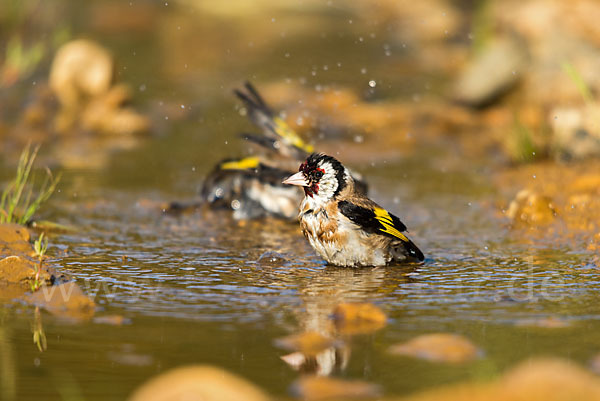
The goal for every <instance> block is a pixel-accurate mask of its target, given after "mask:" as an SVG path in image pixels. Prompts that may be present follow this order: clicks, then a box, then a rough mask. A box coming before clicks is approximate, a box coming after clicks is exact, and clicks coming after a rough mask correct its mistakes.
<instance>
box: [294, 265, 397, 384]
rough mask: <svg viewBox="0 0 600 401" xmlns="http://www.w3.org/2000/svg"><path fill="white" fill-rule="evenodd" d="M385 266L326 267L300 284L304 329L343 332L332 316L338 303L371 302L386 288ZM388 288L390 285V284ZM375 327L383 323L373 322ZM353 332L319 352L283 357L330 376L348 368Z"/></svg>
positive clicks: (299, 312)
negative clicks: (357, 267)
mask: <svg viewBox="0 0 600 401" xmlns="http://www.w3.org/2000/svg"><path fill="white" fill-rule="evenodd" d="M385 272H386V269H383V268H364V269H347V268H338V267H327V268H325V269H324V270H322V271H320V272H319V275H318V276H316V277H315V278H313V280H311V281H310V282H309V283H307V284H308V285H307V286H305V287H303V288H299V290H298V292H299V294H300V297H301V299H302V305H301V308H299V309H298V310H297V311H296V314H295V315H296V319H297V320H298V323H299V326H300V329H301V331H304V332H317V333H320V334H321V335H323V336H324V337H327V338H334V337H338V336H339V335H340V333H339V331H338V330H337V329H336V326H335V325H334V321H333V319H332V315H333V312H334V310H335V308H336V306H337V305H339V304H341V303H351V302H370V301H371V300H373V299H374V298H375V297H376V296H377V295H381V293H385V292H386V285H385ZM388 290H389V287H388ZM371 327H372V328H373V331H375V330H377V329H378V328H381V327H382V326H371ZM351 337H352V335H351V334H346V335H345V336H343V337H342V339H343V341H338V342H336V345H335V346H332V347H329V348H327V349H325V350H323V351H321V352H319V353H317V354H316V355H310V354H306V353H305V354H304V355H302V354H300V353H294V354H291V355H286V356H284V357H283V358H282V359H283V360H284V361H286V362H287V363H288V364H289V365H290V366H292V367H293V368H294V369H296V370H299V371H301V372H302V373H314V374H317V375H322V376H327V375H331V374H334V373H340V372H342V371H344V370H345V369H346V367H347V366H348V362H349V359H350V356H351V354H352V347H351V343H352V338H351Z"/></svg>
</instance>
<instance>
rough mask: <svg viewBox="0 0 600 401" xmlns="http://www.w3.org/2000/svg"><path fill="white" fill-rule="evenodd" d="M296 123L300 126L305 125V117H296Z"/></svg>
mask: <svg viewBox="0 0 600 401" xmlns="http://www.w3.org/2000/svg"><path fill="white" fill-rule="evenodd" d="M296 124H297V125H298V126H300V127H301V126H303V125H304V119H303V118H302V117H298V118H297V119H296Z"/></svg>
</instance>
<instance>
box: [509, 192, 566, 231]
mask: <svg viewBox="0 0 600 401" xmlns="http://www.w3.org/2000/svg"><path fill="white" fill-rule="evenodd" d="M506 215H507V216H508V217H509V218H510V219H511V220H513V221H514V222H521V223H526V224H530V225H543V224H548V223H550V222H552V221H553V220H554V218H555V217H556V210H555V208H554V205H553V203H552V199H550V198H549V197H547V196H544V195H540V194H538V193H535V192H532V191H530V190H528V189H523V190H521V191H519V193H518V194H517V196H516V197H515V199H514V200H512V201H511V202H510V205H509V206H508V210H507V211H506Z"/></svg>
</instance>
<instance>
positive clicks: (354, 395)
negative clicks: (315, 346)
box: [290, 376, 381, 401]
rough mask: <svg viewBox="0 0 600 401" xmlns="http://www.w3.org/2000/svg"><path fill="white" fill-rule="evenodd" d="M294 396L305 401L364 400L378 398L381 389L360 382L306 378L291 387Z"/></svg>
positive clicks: (318, 377)
mask: <svg viewBox="0 0 600 401" xmlns="http://www.w3.org/2000/svg"><path fill="white" fill-rule="evenodd" d="M290 392H291V393H292V395H294V396H295V397H298V398H302V399H303V400H309V401H316V400H356V399H360V400H364V399H373V398H378V397H379V396H380V394H381V388H380V387H379V386H377V385H375V384H372V383H367V382H364V381H359V380H341V379H333V378H330V377H320V376H304V377H301V378H300V379H298V380H296V381H295V382H294V383H293V384H292V386H291V387H290Z"/></svg>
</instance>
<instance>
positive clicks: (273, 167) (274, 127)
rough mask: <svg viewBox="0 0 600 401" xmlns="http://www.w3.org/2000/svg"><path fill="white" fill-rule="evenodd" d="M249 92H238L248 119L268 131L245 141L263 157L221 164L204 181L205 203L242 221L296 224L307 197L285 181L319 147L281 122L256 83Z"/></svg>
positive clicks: (247, 86)
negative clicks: (263, 219) (266, 219)
mask: <svg viewBox="0 0 600 401" xmlns="http://www.w3.org/2000/svg"><path fill="white" fill-rule="evenodd" d="M244 89H245V90H238V89H236V90H235V91H234V93H235V95H236V96H237V97H238V98H239V99H240V100H241V101H242V102H243V103H244V106H245V108H246V111H247V115H248V118H249V119H250V120H251V121H252V122H253V123H254V124H255V125H256V126H257V127H259V128H260V129H261V131H262V132H261V134H247V133H246V134H242V135H241V136H242V137H243V138H244V139H245V140H246V141H249V142H250V143H252V144H254V145H257V147H258V150H259V153H257V154H256V155H253V156H250V157H244V158H241V159H227V160H224V161H221V162H220V163H218V164H217V165H216V166H215V167H214V168H213V170H212V172H210V173H209V174H208V176H207V177H206V179H205V181H204V184H203V186H202V189H201V192H200V197H201V201H202V203H205V204H208V205H209V206H210V207H211V208H226V209H231V210H233V217H234V218H235V219H238V220H245V219H253V218H259V217H264V216H274V217H280V218H284V219H288V220H292V219H294V218H296V214H297V210H298V205H299V204H300V202H301V201H302V197H303V193H302V191H301V190H299V189H298V188H295V187H290V186H288V185H284V184H283V183H282V181H283V179H284V178H285V177H288V176H289V175H290V174H292V173H293V172H294V170H295V168H296V166H297V165H298V163H300V162H301V161H303V160H305V159H306V157H308V155H309V154H310V153H311V152H313V150H314V149H313V146H312V145H310V144H308V143H306V142H305V141H303V140H302V138H301V137H300V136H299V135H298V134H297V133H296V132H295V131H294V130H293V129H292V128H291V127H290V126H289V125H288V124H286V123H285V121H284V120H283V119H281V118H280V117H278V116H277V115H276V114H275V113H274V112H273V110H272V109H271V108H270V107H269V106H268V105H267V103H266V102H265V101H264V99H263V98H262V96H260V94H259V93H258V91H257V90H256V89H255V88H254V87H253V86H252V85H251V84H250V83H246V84H245V85H244ZM351 174H353V175H354V177H355V178H357V179H356V186H357V188H359V189H360V190H361V191H363V192H365V193H366V191H367V186H366V183H364V182H363V181H362V180H360V176H359V175H357V174H356V173H351Z"/></svg>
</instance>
